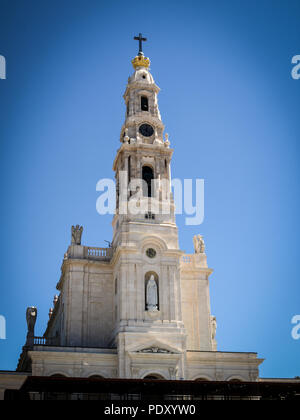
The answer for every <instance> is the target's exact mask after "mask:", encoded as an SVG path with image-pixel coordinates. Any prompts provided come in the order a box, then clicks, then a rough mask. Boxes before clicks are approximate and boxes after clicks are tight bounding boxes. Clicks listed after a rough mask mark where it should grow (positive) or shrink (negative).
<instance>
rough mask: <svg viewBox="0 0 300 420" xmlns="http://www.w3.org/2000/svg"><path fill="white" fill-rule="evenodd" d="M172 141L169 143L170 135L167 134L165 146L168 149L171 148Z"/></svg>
mask: <svg viewBox="0 0 300 420" xmlns="http://www.w3.org/2000/svg"><path fill="white" fill-rule="evenodd" d="M170 144H171V143H170V141H169V134H168V133H166V134H165V146H166V147H167V148H169V147H170Z"/></svg>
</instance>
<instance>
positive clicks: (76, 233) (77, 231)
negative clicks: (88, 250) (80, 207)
mask: <svg viewBox="0 0 300 420" xmlns="http://www.w3.org/2000/svg"><path fill="white" fill-rule="evenodd" d="M82 232H83V227H82V226H79V225H77V226H72V245H81V237H82Z"/></svg>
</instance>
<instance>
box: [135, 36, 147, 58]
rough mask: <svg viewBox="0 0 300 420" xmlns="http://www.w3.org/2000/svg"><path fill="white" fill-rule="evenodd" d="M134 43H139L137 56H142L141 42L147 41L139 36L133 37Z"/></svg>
mask: <svg viewBox="0 0 300 420" xmlns="http://www.w3.org/2000/svg"><path fill="white" fill-rule="evenodd" d="M134 40H135V41H139V55H143V46H142V42H143V41H144V42H145V41H147V38H143V36H142V34H139V36H135V37H134Z"/></svg>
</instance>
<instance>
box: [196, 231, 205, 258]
mask: <svg viewBox="0 0 300 420" xmlns="http://www.w3.org/2000/svg"><path fill="white" fill-rule="evenodd" d="M194 248H195V254H204V253H205V242H204V239H203V237H202V236H201V235H195V236H194Z"/></svg>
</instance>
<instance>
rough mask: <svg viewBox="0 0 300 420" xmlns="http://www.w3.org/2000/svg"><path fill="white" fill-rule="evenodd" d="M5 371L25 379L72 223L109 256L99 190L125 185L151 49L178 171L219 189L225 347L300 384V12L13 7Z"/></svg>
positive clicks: (5, 191)
mask: <svg viewBox="0 0 300 420" xmlns="http://www.w3.org/2000/svg"><path fill="white" fill-rule="evenodd" d="M0 8H1V9H0V54H1V55H4V56H5V57H6V60H7V80H0V118H1V124H0V163H1V165H0V172H1V177H0V182H1V203H2V205H1V208H0V216H1V221H2V224H1V243H0V253H1V266H0V276H1V282H0V315H4V316H5V317H6V321H7V339H6V340H5V341H4V340H0V369H2V370H3V369H11V370H13V369H15V367H16V364H17V360H18V357H19V353H20V351H21V347H22V345H23V344H24V342H25V336H26V322H25V310H26V307H27V306H30V305H35V306H37V307H38V310H39V316H38V322H37V327H36V334H37V335H42V334H43V332H44V329H45V326H46V322H47V317H48V310H49V308H50V306H51V305H52V300H53V296H54V294H55V293H56V289H55V287H56V284H57V282H58V280H59V276H60V266H61V262H62V258H63V254H64V252H65V251H66V249H67V246H68V244H69V241H70V228H71V225H72V224H77V223H78V224H82V225H83V226H84V228H85V231H84V236H83V242H84V244H86V245H90V246H100V247H101V246H105V245H106V244H105V242H104V240H110V239H111V236H112V231H111V216H100V215H98V214H97V212H96V200H97V197H98V195H99V193H97V192H96V183H97V181H98V180H99V179H101V178H107V177H113V171H112V162H113V159H114V156H115V153H116V150H117V149H118V147H119V133H120V128H121V125H122V123H123V120H124V113H125V107H124V103H123V99H122V95H123V93H124V90H125V86H126V82H127V78H128V76H129V75H130V74H131V72H132V67H131V62H130V61H131V59H132V58H133V57H134V56H135V54H136V52H137V45H136V44H137V43H136V41H133V39H132V38H133V36H134V35H136V34H138V33H139V32H143V33H144V34H145V35H146V36H147V37H148V42H147V43H146V44H145V48H144V51H145V54H146V55H147V56H149V57H150V58H151V69H152V74H153V76H154V78H155V80H156V83H157V84H158V85H159V86H160V87H161V93H160V95H159V106H160V111H161V114H162V118H163V122H164V123H165V125H166V130H167V132H168V133H169V134H170V141H171V143H172V147H174V149H175V153H174V158H173V163H172V175H173V176H174V177H177V178H181V179H183V178H193V179H195V178H203V179H205V221H204V223H203V224H202V225H201V226H198V227H193V226H185V223H184V217H183V216H178V217H177V222H178V225H179V234H180V245H181V248H182V249H183V250H185V251H186V252H192V251H193V242H192V237H193V235H194V234H197V233H201V234H203V235H204V237H205V241H206V249H207V255H208V262H209V266H210V267H212V268H213V269H214V274H213V275H212V277H211V305H212V312H213V314H214V315H216V316H217V319H218V332H217V339H218V348H219V350H224V351H256V352H258V354H259V356H260V357H263V358H265V359H266V361H265V362H264V364H263V365H262V368H261V376H263V377H294V376H296V375H299V376H300V361H299V350H300V340H298V341H295V340H293V339H292V337H291V330H292V325H291V319H292V317H293V316H294V315H296V314H300V302H299V295H300V285H299V274H298V267H297V261H298V260H299V256H298V252H299V236H300V225H299V220H298V217H299V213H300V200H299V186H300V177H299V175H300V173H299V155H300V148H299V97H300V80H293V79H292V77H291V70H292V64H291V60H292V57H293V56H294V55H297V54H300V44H299V39H300V27H299V19H300V3H299V1H292V0H289V1H283V0H282V1H276V0H272V1H266V0H262V1H241V0H239V1H231V0H229V1H220V0H217V1H200V0H198V1H191V0H186V1H184V2H183V1H162V0H161V1H155V0H154V1H151V2H150V3H149V2H148V3H141V2H124V1H119V0H117V1H114V2H108V1H107V2H102V1H99V0H98V1H96V0H85V1H83V0H72V1H69V0H64V1H57V0H51V1H49V0H43V1H42V2H41V1H35V0H26V1H25V0H19V1H17V0H13V1H12V0H9V1H8V0H0Z"/></svg>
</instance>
